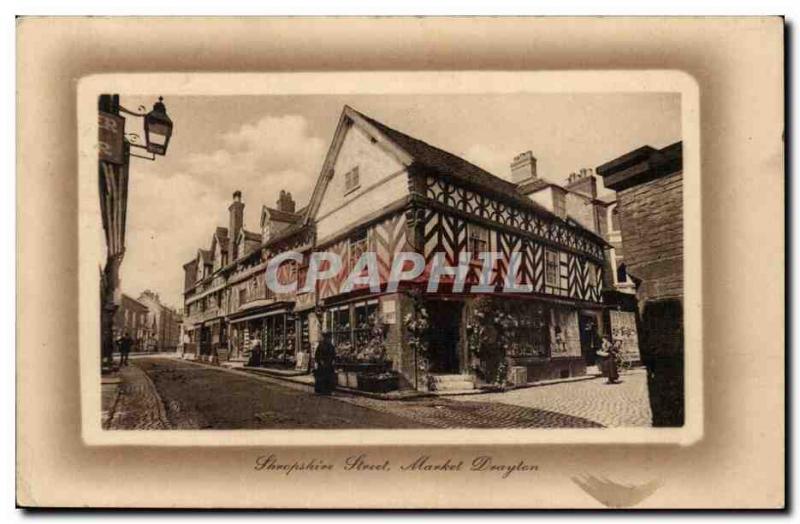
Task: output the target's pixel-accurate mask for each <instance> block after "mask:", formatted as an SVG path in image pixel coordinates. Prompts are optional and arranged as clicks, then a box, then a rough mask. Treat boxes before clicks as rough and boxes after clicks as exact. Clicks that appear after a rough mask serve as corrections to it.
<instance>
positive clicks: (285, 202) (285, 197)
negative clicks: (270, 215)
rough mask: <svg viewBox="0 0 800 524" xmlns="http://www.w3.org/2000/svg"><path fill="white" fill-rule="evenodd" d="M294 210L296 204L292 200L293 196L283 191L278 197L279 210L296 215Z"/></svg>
mask: <svg viewBox="0 0 800 524" xmlns="http://www.w3.org/2000/svg"><path fill="white" fill-rule="evenodd" d="M294 209H295V204H294V200H293V199H292V194H291V193H289V192H288V191H284V190H283V189H281V194H280V196H279V197H278V210H279V211H283V212H286V213H294Z"/></svg>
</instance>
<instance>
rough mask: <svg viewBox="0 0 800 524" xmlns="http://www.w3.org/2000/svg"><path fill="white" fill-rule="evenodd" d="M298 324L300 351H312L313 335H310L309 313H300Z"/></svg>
mask: <svg viewBox="0 0 800 524" xmlns="http://www.w3.org/2000/svg"><path fill="white" fill-rule="evenodd" d="M297 324H298V329H299V330H300V351H302V352H304V353H310V352H311V337H310V335H309V324H308V313H305V314H302V315H300V318H299V319H298V321H297Z"/></svg>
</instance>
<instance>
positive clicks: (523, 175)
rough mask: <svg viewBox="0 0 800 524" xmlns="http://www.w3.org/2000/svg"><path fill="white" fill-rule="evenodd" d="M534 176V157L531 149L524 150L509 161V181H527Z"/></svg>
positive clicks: (517, 182) (516, 182)
mask: <svg viewBox="0 0 800 524" xmlns="http://www.w3.org/2000/svg"><path fill="white" fill-rule="evenodd" d="M534 178H536V157H535V156H533V152H532V151H525V152H524V153H520V154H518V155H517V156H515V157H514V161H513V162H511V181H512V182H514V183H515V184H520V183H522V182H528V181H530V180H533V179H534Z"/></svg>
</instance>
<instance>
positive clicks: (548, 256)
mask: <svg viewBox="0 0 800 524" xmlns="http://www.w3.org/2000/svg"><path fill="white" fill-rule="evenodd" d="M558 266H559V264H558V253H557V252H555V251H551V250H549V249H546V250H545V251H544V281H545V284H546V285H548V286H551V287H558V276H559V275H558V273H559V267H558Z"/></svg>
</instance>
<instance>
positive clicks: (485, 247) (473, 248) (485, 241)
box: [467, 224, 489, 260]
mask: <svg viewBox="0 0 800 524" xmlns="http://www.w3.org/2000/svg"><path fill="white" fill-rule="evenodd" d="M468 233H469V238H468V241H467V249H468V250H469V251H470V253H472V260H478V255H479V254H480V253H485V252H488V251H489V230H488V229H486V228H485V227H481V226H476V225H474V224H469V226H468Z"/></svg>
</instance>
